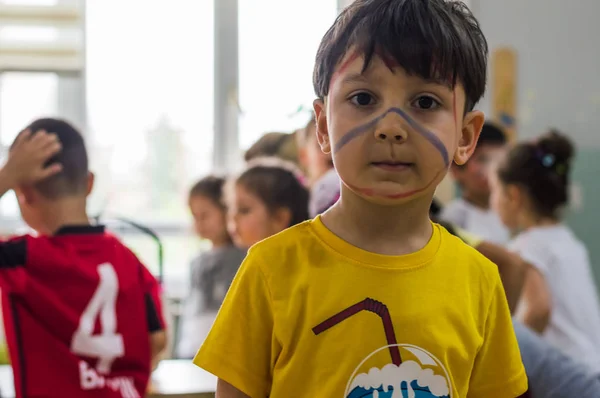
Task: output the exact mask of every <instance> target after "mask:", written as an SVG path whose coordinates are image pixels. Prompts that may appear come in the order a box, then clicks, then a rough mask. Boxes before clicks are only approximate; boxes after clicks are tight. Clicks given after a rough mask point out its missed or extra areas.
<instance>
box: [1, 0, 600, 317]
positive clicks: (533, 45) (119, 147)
mask: <svg viewBox="0 0 600 398" xmlns="http://www.w3.org/2000/svg"><path fill="white" fill-rule="evenodd" d="M349 1H350V0H168V1H167V0H145V1H142V0H87V1H85V0H0V147H1V149H2V157H3V158H4V157H5V155H6V152H7V146H8V145H10V143H11V142H12V141H13V139H14V137H15V135H16V134H17V133H18V132H19V130H20V129H21V128H22V127H23V126H24V125H26V124H27V123H29V122H30V121H31V120H33V119H35V118H38V117H41V116H57V117H63V118H66V119H68V120H70V121H72V122H74V123H75V124H76V125H77V126H78V127H79V128H80V129H81V130H82V131H83V132H84V134H85V139H86V143H87V146H88V150H89V153H90V156H91V161H92V164H91V169H92V170H93V171H94V172H95V173H96V177H97V179H96V187H95V190H94V193H93V195H92V197H91V202H90V208H89V212H90V214H91V215H94V216H97V217H98V218H99V219H100V220H102V221H103V222H106V223H107V225H109V227H110V228H111V229H112V230H113V231H115V232H116V233H118V234H119V236H121V237H122V238H123V240H124V242H125V243H126V244H127V245H129V246H130V247H131V248H132V249H133V250H134V251H135V252H136V254H137V255H138V256H139V257H140V258H141V259H142V261H144V263H145V264H146V265H147V266H148V267H149V268H150V270H152V272H153V273H155V274H156V275H157V276H159V277H161V278H162V280H163V281H164V287H165V294H166V300H167V304H168V306H169V308H170V310H171V311H170V312H171V314H172V315H173V316H174V317H176V316H177V313H178V306H179V303H180V301H181V299H182V298H183V297H185V296H186V294H187V291H186V288H187V286H188V283H187V280H188V278H189V264H190V259H191V258H193V257H194V256H196V255H197V253H198V252H199V251H200V250H202V249H203V248H205V247H207V245H206V243H205V242H202V241H198V239H197V238H196V237H195V235H194V233H193V229H192V227H191V218H190V215H189V211H188V208H187V205H186V203H187V194H188V190H189V188H190V186H191V184H192V183H193V182H194V181H196V180H198V179H199V178H200V177H202V176H204V175H207V174H209V173H211V172H217V173H229V172H234V171H237V170H239V168H240V167H241V166H242V164H243V154H244V152H245V150H247V149H248V148H249V147H250V146H251V145H252V144H253V143H254V142H255V141H256V140H257V139H258V138H260V137H261V136H262V135H263V134H264V133H266V132H290V133H291V132H293V131H294V130H296V129H298V128H301V127H303V126H304V125H305V124H306V122H307V121H308V119H309V118H310V112H311V110H312V105H311V104H312V101H313V99H314V92H313V88H312V69H313V63H314V56H315V52H316V48H317V46H318V43H319V42H320V40H321V37H322V35H323V32H325V30H326V29H327V28H328V27H329V26H330V25H331V23H332V22H333V20H334V19H335V17H336V15H337V13H338V12H339V10H341V9H342V8H343V7H344V6H346V5H347V4H348V3H349ZM466 3H467V4H468V5H469V6H470V7H471V9H472V10H473V12H474V14H475V16H476V17H477V18H478V19H479V21H480V23H481V26H482V29H483V32H484V33H485V35H486V37H487V39H488V42H489V45H490V74H489V78H488V89H487V92H486V96H485V98H484V100H483V101H482V102H481V103H479V104H478V106H477V108H479V109H481V110H483V111H484V112H485V113H486V115H488V117H489V118H490V119H492V120H494V121H496V122H497V123H499V124H501V125H503V126H504V127H505V128H507V130H508V131H509V132H510V133H511V134H512V135H513V138H514V139H527V138H531V137H534V136H537V135H538V134H540V133H541V132H543V131H546V130H547V129H548V128H549V127H555V128H558V129H559V130H561V131H564V132H566V133H567V134H568V135H569V137H570V138H571V139H573V141H574V143H575V144H576V147H577V156H576V164H575V168H574V173H573V183H572V186H571V190H572V191H571V195H570V206H569V209H568V218H567V219H568V223H569V225H570V226H571V227H572V228H573V229H574V230H575V232H576V233H577V235H578V236H579V237H580V238H581V239H582V240H583V241H584V242H585V244H586V245H587V248H588V250H589V251H590V255H591V261H592V265H593V267H594V271H595V274H596V278H597V281H598V282H600V246H598V245H597V244H596V242H595V238H596V237H597V236H599V235H600V222H599V221H600V218H599V214H600V213H599V212H598V210H599V206H600V205H599V203H600V182H599V181H598V179H597V176H598V175H600V161H598V160H593V159H597V157H598V156H599V155H600V135H599V134H598V133H597V130H598V128H599V126H600V80H599V79H597V78H596V75H597V66H598V64H599V63H600V46H598V45H597V44H596V43H595V40H596V38H597V37H598V36H599V35H600V25H598V24H597V23H596V18H597V15H600V2H599V1H597V0H575V1H572V2H568V3H566V2H564V1H559V0H527V1H523V0H470V1H466ZM456 194H457V192H456V188H455V186H454V184H453V183H452V181H451V180H448V181H446V182H445V183H444V184H443V186H442V187H441V188H440V190H439V192H438V198H439V199H440V200H441V201H442V202H447V201H449V200H450V199H452V198H453V197H454V196H455V195H456ZM25 227H26V226H25V225H24V223H23V222H22V221H21V219H20V216H19V210H18V206H17V203H16V199H15V198H14V195H13V194H12V193H11V194H9V195H7V196H6V197H5V198H4V199H3V200H2V201H0V233H1V234H2V235H4V236H9V235H12V234H15V233H19V232H22V231H23V230H24V228H25ZM149 232H153V233H154V234H150V233H149ZM161 248H162V249H161ZM174 322H175V321H174Z"/></svg>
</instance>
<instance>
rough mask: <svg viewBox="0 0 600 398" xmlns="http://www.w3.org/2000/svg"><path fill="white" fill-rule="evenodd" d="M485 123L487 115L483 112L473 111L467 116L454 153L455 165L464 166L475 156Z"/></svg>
mask: <svg viewBox="0 0 600 398" xmlns="http://www.w3.org/2000/svg"><path fill="white" fill-rule="evenodd" d="M483 123H485V115H484V114H483V112H481V111H471V112H469V113H467V114H466V115H465V117H464V119H463V128H462V130H461V132H460V134H461V135H460V138H459V140H458V148H456V152H455V153H454V163H456V164H458V165H463V164H465V163H467V160H469V158H470V157H471V155H473V152H475V148H476V147H477V140H478V139H479V134H480V133H481V129H482V128H483Z"/></svg>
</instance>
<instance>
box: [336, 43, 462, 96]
mask: <svg viewBox="0 0 600 398" xmlns="http://www.w3.org/2000/svg"><path fill="white" fill-rule="evenodd" d="M365 62H366V55H365V54H364V53H363V52H361V51H359V50H357V49H350V50H349V51H347V52H346V53H345V54H344V56H343V57H342V58H341V60H340V62H338V64H337V67H336V68H335V69H334V73H333V75H332V77H331V81H330V87H332V86H333V84H334V82H336V81H337V80H339V79H340V77H342V76H343V77H344V78H348V77H351V78H350V79H349V80H355V79H356V78H358V77H359V76H362V77H363V78H367V77H370V76H372V75H375V74H379V73H380V72H381V71H382V70H387V71H389V72H391V73H392V74H396V73H397V71H401V72H402V73H403V74H405V75H406V76H408V77H411V78H414V79H418V80H421V81H422V82H424V83H429V84H437V85H441V86H445V87H446V88H448V89H449V90H450V91H453V89H454V88H455V87H456V86H461V87H462V84H461V83H460V82H459V81H457V82H456V84H455V85H453V84H452V80H453V79H452V77H451V76H448V77H447V78H441V77H434V76H432V77H431V78H424V77H422V76H420V75H417V74H414V73H412V74H411V73H409V72H408V71H407V70H406V69H405V68H404V67H403V66H402V65H400V64H399V63H398V62H397V61H396V60H395V59H394V58H393V57H391V56H389V55H388V54H386V53H385V52H383V51H375V52H374V53H373V56H372V57H371V59H370V60H369V64H368V65H365ZM432 68H433V66H432ZM348 75H352V76H348ZM432 75H434V74H432ZM344 80H345V79H344Z"/></svg>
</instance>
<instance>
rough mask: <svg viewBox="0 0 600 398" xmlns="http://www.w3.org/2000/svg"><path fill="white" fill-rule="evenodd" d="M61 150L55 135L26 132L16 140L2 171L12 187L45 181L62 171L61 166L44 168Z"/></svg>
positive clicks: (42, 132) (41, 132) (43, 132)
mask: <svg viewBox="0 0 600 398" xmlns="http://www.w3.org/2000/svg"><path fill="white" fill-rule="evenodd" d="M60 150H61V144H60V142H59V141H58V138H57V137H56V135H55V134H50V133H47V132H46V131H43V130H42V131H38V132H37V133H35V134H33V135H32V133H31V131H29V130H25V131H23V132H21V133H20V134H19V136H18V137H17V139H16V140H15V143H14V144H13V147H12V148H11V149H10V152H9V155H8V160H7V162H6V165H5V166H4V168H3V170H2V171H3V172H5V173H6V176H7V177H8V178H9V179H10V182H11V187H14V186H15V185H19V184H31V183H34V182H37V181H40V180H43V179H44V178H46V177H50V176H51V175H54V174H56V173H58V172H60V171H61V170H62V166H61V165H60V164H52V165H49V166H44V165H45V163H46V162H47V161H48V160H49V159H50V158H51V157H52V156H54V155H56V154H57V153H58V152H59V151H60Z"/></svg>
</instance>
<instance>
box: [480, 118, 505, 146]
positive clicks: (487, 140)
mask: <svg viewBox="0 0 600 398" xmlns="http://www.w3.org/2000/svg"><path fill="white" fill-rule="evenodd" d="M505 144H506V134H505V133H504V131H503V130H502V129H501V128H500V127H499V126H498V125H496V124H495V123H491V122H486V123H484V125H483V127H482V128H481V134H479V140H478V141H477V146H480V145H505Z"/></svg>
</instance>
